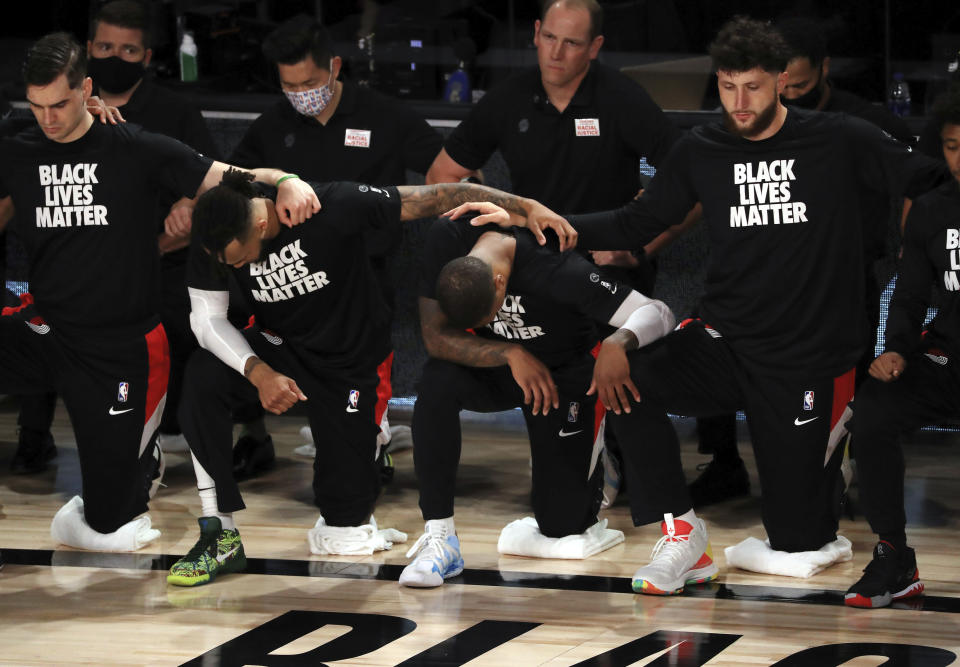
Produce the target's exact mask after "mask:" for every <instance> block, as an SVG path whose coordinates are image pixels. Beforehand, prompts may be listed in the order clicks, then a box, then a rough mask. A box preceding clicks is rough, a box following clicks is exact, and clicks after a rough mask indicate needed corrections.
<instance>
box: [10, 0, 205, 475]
mask: <svg viewBox="0 0 960 667" xmlns="http://www.w3.org/2000/svg"><path fill="white" fill-rule="evenodd" d="M150 28H151V26H150V21H149V16H148V14H147V9H146V7H145V6H144V5H142V4H141V3H139V2H136V1H135V0H116V1H115V2H110V3H107V4H105V5H104V6H103V7H101V8H100V11H98V12H97V14H96V16H95V17H94V19H93V21H92V22H91V25H90V39H89V40H88V41H87V56H88V60H87V69H88V73H89V75H90V78H91V79H93V84H94V90H95V92H96V94H97V95H98V96H99V97H100V98H101V99H102V100H103V102H104V103H105V104H107V105H109V106H114V107H117V108H118V109H119V110H120V112H121V113H122V115H123V118H124V119H125V120H127V121H129V122H132V123H136V124H138V125H140V126H142V127H143V128H144V129H145V130H148V131H150V132H155V133H157V134H163V135H166V136H168V137H172V138H174V139H178V140H179V141H182V142H183V143H185V144H186V145H188V146H190V147H191V148H194V149H196V150H197V151H199V152H200V153H202V154H204V155H207V156H210V157H215V156H216V154H217V152H218V151H217V150H216V148H215V145H214V142H213V138H212V137H211V136H210V132H209V130H208V129H207V126H206V123H205V122H204V120H203V116H201V115H200V111H199V110H197V109H196V108H195V107H194V106H193V105H191V104H190V103H189V101H188V100H186V99H184V98H183V97H182V96H180V95H177V94H176V93H173V92H170V91H168V90H166V89H164V88H161V87H160V86H158V85H156V84H155V83H154V82H153V81H152V79H151V78H150V76H149V75H148V74H147V71H146V68H147V66H148V65H149V64H150V59H151V57H152V56H153V51H152V50H151V48H150V44H151V40H150V34H151V29H150ZM191 208H192V200H190V199H186V198H179V197H176V196H175V195H174V194H172V193H163V194H162V195H161V197H159V199H158V203H157V206H156V209H155V210H154V211H152V212H150V215H152V216H153V217H154V218H155V219H156V221H157V243H158V247H159V249H160V253H161V256H162V257H161V272H162V289H163V294H162V303H161V313H160V315H161V319H162V321H163V325H164V328H165V329H166V332H167V338H168V341H169V343H170V351H171V363H170V382H169V386H168V395H167V407H166V408H165V409H164V413H163V418H162V421H161V424H160V435H159V437H158V442H159V444H160V447H161V449H163V450H164V451H187V446H186V443H185V442H183V439H182V436H180V426H179V424H178V423H177V404H178V403H179V400H180V390H181V385H182V380H183V368H184V366H185V365H186V362H187V358H188V357H189V356H190V353H191V352H192V351H193V350H194V349H195V348H196V346H197V343H196V340H195V339H194V337H193V334H192V333H191V332H190V323H189V314H190V302H189V300H188V299H187V291H186V287H185V279H186V255H187V252H186V247H187V245H188V243H189V236H188V235H186V234H184V235H181V236H172V235H170V234H168V233H167V232H166V231H165V230H164V220H165V218H166V217H167V216H170V217H171V218H175V219H177V220H179V221H180V227H181V228H185V229H189V220H190V217H189V211H190V210H191ZM55 407H56V394H45V395H36V396H24V397H23V398H22V400H21V411H20V418H19V424H20V444H19V448H18V450H17V453H16V455H15V456H14V459H13V461H12V462H11V465H12V466H13V470H14V472H19V473H30V472H39V471H41V470H43V469H44V468H45V467H46V465H47V463H48V462H49V461H50V460H51V459H52V458H53V457H54V456H56V447H55V446H54V442H53V436H52V435H51V433H50V425H51V424H52V423H53V416H54V409H55Z"/></svg>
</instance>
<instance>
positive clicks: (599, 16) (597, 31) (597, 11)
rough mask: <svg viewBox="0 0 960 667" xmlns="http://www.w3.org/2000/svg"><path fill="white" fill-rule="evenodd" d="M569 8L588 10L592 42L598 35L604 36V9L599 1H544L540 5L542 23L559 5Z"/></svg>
mask: <svg viewBox="0 0 960 667" xmlns="http://www.w3.org/2000/svg"><path fill="white" fill-rule="evenodd" d="M558 2H559V3H560V4H563V5H566V6H567V7H573V8H580V9H586V10H587V13H588V14H590V41H593V40H594V39H595V38H596V37H597V35H601V34H603V7H601V6H600V3H599V2H597V0H542V2H541V4H540V21H541V22H543V20H544V19H546V18H547V12H548V11H549V10H550V8H551V7H552V6H553V5H555V4H557V3H558Z"/></svg>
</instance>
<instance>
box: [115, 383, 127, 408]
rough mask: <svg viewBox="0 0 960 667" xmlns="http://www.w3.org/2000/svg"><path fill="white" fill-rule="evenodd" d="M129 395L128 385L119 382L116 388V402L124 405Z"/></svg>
mask: <svg viewBox="0 0 960 667" xmlns="http://www.w3.org/2000/svg"><path fill="white" fill-rule="evenodd" d="M129 395H130V385H129V384H128V383H126V382H121V383H120V386H119V387H117V402H119V403H126V402H127V397H128V396H129Z"/></svg>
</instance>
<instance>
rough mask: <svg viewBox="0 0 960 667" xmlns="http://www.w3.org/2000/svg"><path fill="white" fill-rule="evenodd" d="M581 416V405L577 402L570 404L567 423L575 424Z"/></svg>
mask: <svg viewBox="0 0 960 667" xmlns="http://www.w3.org/2000/svg"><path fill="white" fill-rule="evenodd" d="M579 414H580V404H579V403H577V402H576V401H571V402H570V409H569V410H567V421H568V422H575V421H577V416H578V415H579Z"/></svg>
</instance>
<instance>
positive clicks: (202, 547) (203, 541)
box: [183, 534, 220, 561]
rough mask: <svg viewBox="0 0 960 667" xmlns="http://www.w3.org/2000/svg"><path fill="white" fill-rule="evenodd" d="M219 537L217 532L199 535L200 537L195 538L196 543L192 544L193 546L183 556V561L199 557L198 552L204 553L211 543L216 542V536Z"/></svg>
mask: <svg viewBox="0 0 960 667" xmlns="http://www.w3.org/2000/svg"><path fill="white" fill-rule="evenodd" d="M218 537H220V535H219V534H212V535H201V536H200V539H199V540H197V543H196V544H194V545H193V548H191V549H190V551H188V552H187V555H186V556H184V557H183V560H185V561H194V560H197V558H199V557H200V554H202V553H205V552H206V551H207V549H209V548H210V545H211V544H216V543H217V538H218Z"/></svg>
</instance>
